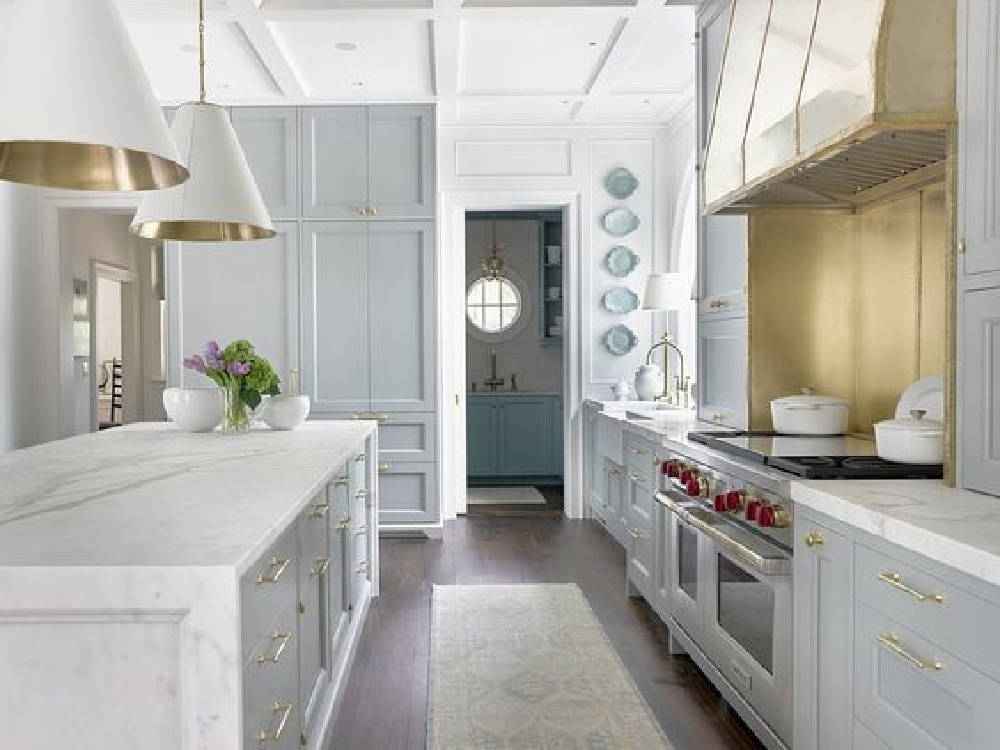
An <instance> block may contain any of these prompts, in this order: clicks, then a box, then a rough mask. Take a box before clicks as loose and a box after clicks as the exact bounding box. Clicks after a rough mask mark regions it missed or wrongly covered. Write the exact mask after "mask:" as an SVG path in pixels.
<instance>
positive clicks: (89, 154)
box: [0, 0, 188, 191]
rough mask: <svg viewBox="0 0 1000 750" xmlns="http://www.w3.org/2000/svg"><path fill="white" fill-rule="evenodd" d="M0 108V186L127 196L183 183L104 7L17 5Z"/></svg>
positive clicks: (118, 26) (62, 2) (127, 49)
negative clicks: (13, 184) (122, 192)
mask: <svg viewBox="0 0 1000 750" xmlns="http://www.w3.org/2000/svg"><path fill="white" fill-rule="evenodd" d="M0 102H2V104H0V180H7V181H10V182H21V183H25V184H29V185H39V186H42V187H54V188H69V189H73V190H115V191H119V190H129V191H132V190H155V189H159V188H164V187H170V186H172V185H178V184H180V183H181V182H183V181H184V180H185V179H187V176H188V171H187V168H186V167H185V166H184V164H183V163H182V162H181V159H180V156H179V155H178V152H177V147H176V146H175V145H174V142H173V140H172V139H171V138H170V133H169V131H168V130H167V124H166V122H165V121H164V119H163V113H162V112H161V111H160V107H159V105H158V104H157V102H156V97H155V96H154V95H153V90H152V88H151V87H150V85H149V81H148V79H147V78H146V74H145V72H144V71H143V68H142V64H141V63H140V62H139V56H138V55H137V54H136V52H135V48H134V47H133V46H132V41H131V40H130V39H129V36H128V33H127V31H126V29H125V25H124V23H123V22H122V19H121V15H120V14H119V12H118V9H117V8H116V7H115V6H114V4H113V2H112V0H17V2H16V4H15V7H14V11H13V15H12V16H11V19H10V24H9V25H8V26H7V27H6V28H5V29H4V32H3V37H2V39H0Z"/></svg>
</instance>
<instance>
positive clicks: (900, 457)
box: [875, 409, 944, 464]
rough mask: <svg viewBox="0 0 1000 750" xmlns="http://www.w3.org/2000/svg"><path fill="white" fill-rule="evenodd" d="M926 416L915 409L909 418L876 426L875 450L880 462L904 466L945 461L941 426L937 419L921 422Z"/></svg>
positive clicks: (886, 421)
mask: <svg viewBox="0 0 1000 750" xmlns="http://www.w3.org/2000/svg"><path fill="white" fill-rule="evenodd" d="M925 414H926V412H925V411H924V410H922V409H914V410H912V411H911V412H910V416H909V417H900V418H898V419H887V420H885V421H884V422H878V423H877V424H876V425H875V448H876V450H877V451H878V455H879V458H884V459H885V460H886V461H896V462H897V463H903V464H939V463H941V462H942V461H944V424H943V423H941V422H939V421H938V420H936V419H924V415H925Z"/></svg>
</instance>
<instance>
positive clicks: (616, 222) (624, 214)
mask: <svg viewBox="0 0 1000 750" xmlns="http://www.w3.org/2000/svg"><path fill="white" fill-rule="evenodd" d="M601 226H603V227H604V231H606V232H607V233H608V234H610V235H611V236H612V237H624V236H625V235H626V234H631V233H632V232H634V231H635V230H636V229H638V228H639V217H638V216H636V215H635V214H634V213H632V212H631V211H629V210H628V209H627V208H612V209H611V210H610V211H608V212H607V213H606V214H604V216H603V217H602V218H601Z"/></svg>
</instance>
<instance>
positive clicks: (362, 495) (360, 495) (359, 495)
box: [354, 490, 371, 500]
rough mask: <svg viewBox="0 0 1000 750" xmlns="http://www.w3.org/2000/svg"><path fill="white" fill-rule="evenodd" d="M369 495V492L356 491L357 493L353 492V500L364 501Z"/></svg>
mask: <svg viewBox="0 0 1000 750" xmlns="http://www.w3.org/2000/svg"><path fill="white" fill-rule="evenodd" d="M370 494H371V493H370V492H369V491H368V490H358V491H357V492H355V493H354V499H355V500H364V499H366V498H367V497H368V496H369V495H370Z"/></svg>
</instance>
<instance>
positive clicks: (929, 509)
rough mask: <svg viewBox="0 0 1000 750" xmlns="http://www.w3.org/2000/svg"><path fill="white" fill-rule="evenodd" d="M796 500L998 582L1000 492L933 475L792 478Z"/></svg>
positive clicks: (999, 581)
mask: <svg viewBox="0 0 1000 750" xmlns="http://www.w3.org/2000/svg"><path fill="white" fill-rule="evenodd" d="M792 498H793V499H794V500H795V503H796V505H797V506H799V507H802V506H805V507H808V508H812V509H813V510H816V511H819V512H820V513H824V514H826V515H827V516H830V517H831V518H834V519H836V520H838V521H841V522H843V523H846V524H848V525H849V526H854V527H856V528H858V529H861V530H862V531H866V532H868V533H869V534H873V535H875V536H877V537H879V538H881V539H885V540H886V541H887V542H891V543H893V544H898V545H900V546H902V547H905V548H906V549H909V550H912V551H913V552H916V553H918V554H921V555H924V556H925V557H929V558H931V559H932V560H936V561H938V562H940V563H942V564H943V565H947V566H949V567H952V568H955V569H957V570H960V571H962V572H964V573H967V574H968V575H971V576H974V577H976V578H979V579H981V580H983V581H986V582H987V583H990V584H993V585H995V586H1000V498H996V497H990V496H989V495H982V494H979V493H978V492H970V491H968V490H956V489H952V488H950V487H945V486H944V485H943V484H942V483H941V482H939V481H936V480H892V479H863V480H862V479H856V480H849V481H848V480H843V481H841V480H835V481H830V480H826V481H794V482H792Z"/></svg>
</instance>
